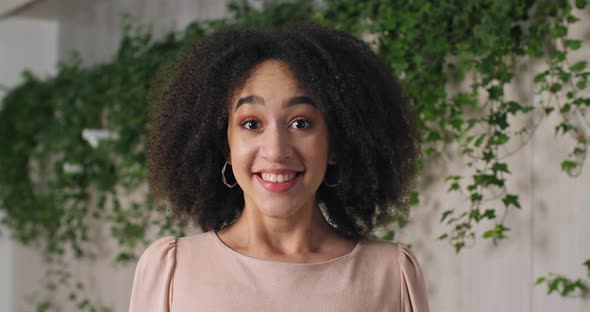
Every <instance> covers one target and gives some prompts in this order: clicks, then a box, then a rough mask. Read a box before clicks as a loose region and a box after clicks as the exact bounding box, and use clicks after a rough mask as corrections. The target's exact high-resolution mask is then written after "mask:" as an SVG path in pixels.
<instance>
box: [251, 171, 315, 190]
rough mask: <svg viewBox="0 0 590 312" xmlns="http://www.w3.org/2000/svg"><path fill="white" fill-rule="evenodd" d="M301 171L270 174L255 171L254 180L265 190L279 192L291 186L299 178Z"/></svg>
mask: <svg viewBox="0 0 590 312" xmlns="http://www.w3.org/2000/svg"><path fill="white" fill-rule="evenodd" d="M302 174H303V172H296V173H282V174H271V173H267V172H259V173H256V174H255V175H256V180H257V181H258V182H259V183H260V185H261V186H262V187H263V188H264V189H266V190H267V191H270V192H274V193H280V192H286V191H288V190H289V189H291V188H293V187H294V186H295V185H296V184H297V183H298V182H299V180H300V177H301V175H302Z"/></svg>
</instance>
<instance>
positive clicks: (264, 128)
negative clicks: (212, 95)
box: [227, 60, 328, 218]
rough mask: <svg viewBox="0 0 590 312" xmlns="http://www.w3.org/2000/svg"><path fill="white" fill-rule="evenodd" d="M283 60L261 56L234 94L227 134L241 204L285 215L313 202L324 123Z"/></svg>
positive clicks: (323, 157)
mask: <svg viewBox="0 0 590 312" xmlns="http://www.w3.org/2000/svg"><path fill="white" fill-rule="evenodd" d="M316 105H317V102H316V100H314V99H313V98H312V96H311V95H310V94H309V93H306V92H305V91H304V90H303V89H301V87H300V86H299V83H298V82H297V81H296V80H295V78H294V76H293V74H292V72H291V71H290V69H289V68H288V65H287V64H285V63H283V62H280V61H274V60H269V61H264V62H262V63H260V64H259V65H257V66H256V67H255V68H254V70H253V71H252V74H251V76H250V77H249V78H248V79H247V81H246V82H245V84H244V85H243V86H242V88H241V89H238V90H237V92H236V94H235V95H234V97H233V99H232V103H231V107H230V116H229V124H228V129H227V137H228V142H229V148H230V163H231V165H232V169H233V173H234V176H235V177H236V180H237V182H238V184H239V185H240V187H241V188H242V190H243V192H244V200H245V204H246V207H248V208H247V209H256V210H257V212H259V213H262V214H263V215H265V216H267V217H277V218H281V217H289V216H293V215H295V214H297V213H302V212H303V210H302V208H303V209H308V208H309V209H311V208H314V206H315V195H316V191H317V189H318V187H319V186H320V184H321V183H322V180H323V178H324V174H325V172H326V167H327V165H328V129H327V126H326V123H325V120H324V117H323V115H322V113H321V112H320V111H319V109H318V108H317V106H316Z"/></svg>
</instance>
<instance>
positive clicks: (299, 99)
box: [234, 94, 317, 111]
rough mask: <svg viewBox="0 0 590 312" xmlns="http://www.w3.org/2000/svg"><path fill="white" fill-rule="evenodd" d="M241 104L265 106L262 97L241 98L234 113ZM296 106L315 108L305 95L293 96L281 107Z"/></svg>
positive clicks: (249, 96)
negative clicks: (303, 105) (305, 105)
mask: <svg viewBox="0 0 590 312" xmlns="http://www.w3.org/2000/svg"><path fill="white" fill-rule="evenodd" d="M242 104H261V105H265V103H264V99H263V98H262V97H260V96H258V95H255V94H252V95H248V96H245V97H243V98H240V99H239V100H238V103H237V104H236V108H235V109H234V111H236V110H238V107H240V106H241V105H242ZM297 104H308V105H311V106H313V107H316V108H317V105H316V103H315V101H314V100H313V99H312V98H311V97H309V96H306V95H300V96H294V97H291V98H289V99H288V100H287V101H285V102H284V103H283V107H284V108H285V107H289V106H293V105H297Z"/></svg>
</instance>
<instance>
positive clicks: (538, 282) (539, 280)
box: [535, 276, 547, 285]
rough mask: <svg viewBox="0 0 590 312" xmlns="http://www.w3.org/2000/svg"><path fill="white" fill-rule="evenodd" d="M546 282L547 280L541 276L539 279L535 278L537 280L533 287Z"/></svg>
mask: <svg viewBox="0 0 590 312" xmlns="http://www.w3.org/2000/svg"><path fill="white" fill-rule="evenodd" d="M546 280H547V279H546V278H545V277H544V276H542V277H539V278H537V280H536V281H535V285H539V284H541V283H543V282H545V281H546Z"/></svg>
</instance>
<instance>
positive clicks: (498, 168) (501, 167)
mask: <svg viewBox="0 0 590 312" xmlns="http://www.w3.org/2000/svg"><path fill="white" fill-rule="evenodd" d="M492 171H494V172H505V173H510V170H508V164H506V163H495V164H494V165H493V166H492Z"/></svg>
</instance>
